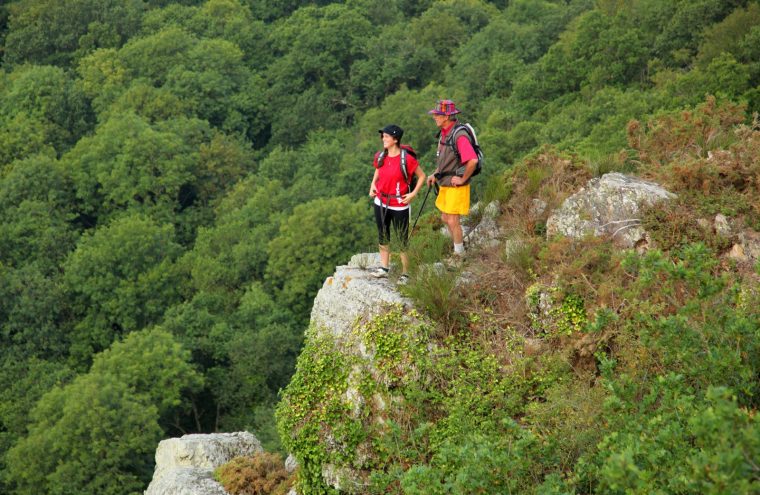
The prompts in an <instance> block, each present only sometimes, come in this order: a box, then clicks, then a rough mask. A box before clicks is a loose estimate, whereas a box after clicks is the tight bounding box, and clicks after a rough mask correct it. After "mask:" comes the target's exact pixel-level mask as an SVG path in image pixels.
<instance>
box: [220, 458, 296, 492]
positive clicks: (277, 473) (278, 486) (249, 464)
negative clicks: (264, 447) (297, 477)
mask: <svg viewBox="0 0 760 495" xmlns="http://www.w3.org/2000/svg"><path fill="white" fill-rule="evenodd" d="M214 477H215V478H216V479H217V481H219V483H221V484H222V486H224V489H225V490H227V491H228V492H229V493H231V494H232V495H285V494H286V493H287V492H288V490H290V487H291V486H292V484H293V481H292V478H291V476H290V474H289V473H288V471H287V469H285V463H284V462H283V461H282V457H281V456H280V455H279V454H270V453H268V452H261V453H259V454H256V455H254V456H252V457H236V458H234V459H232V460H231V461H230V462H228V463H227V464H225V465H223V466H220V467H219V468H217V469H216V471H215V472H214Z"/></svg>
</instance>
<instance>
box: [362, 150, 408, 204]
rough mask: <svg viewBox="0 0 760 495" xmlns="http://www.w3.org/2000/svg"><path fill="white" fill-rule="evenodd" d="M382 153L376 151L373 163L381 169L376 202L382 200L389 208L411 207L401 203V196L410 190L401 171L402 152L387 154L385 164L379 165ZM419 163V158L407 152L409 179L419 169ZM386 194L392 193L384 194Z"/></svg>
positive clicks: (377, 183) (376, 186) (376, 183)
mask: <svg viewBox="0 0 760 495" xmlns="http://www.w3.org/2000/svg"><path fill="white" fill-rule="evenodd" d="M379 154H380V153H379V152H378V153H375V159H374V161H373V163H372V165H373V166H374V167H375V168H377V169H378V170H379V173H378V176H377V182H375V189H377V192H378V195H377V197H376V198H375V203H379V200H380V199H382V202H383V203H384V204H385V205H387V206H388V207H389V208H398V209H405V208H409V205H405V204H403V203H401V198H400V197H399V196H403V195H404V194H406V193H408V192H409V185H408V184H407V183H406V181H405V180H404V174H402V173H401V153H399V154H398V155H397V156H387V155H386V157H385V158H384V159H383V166H382V167H380V168H378V167H377V157H378V155H379ZM418 166H419V163H418V162H417V159H416V158H415V157H413V156H412V155H411V154H410V153H407V154H406V171H407V175H408V176H409V180H411V179H412V176H413V175H414V171H415V170H417V167H418ZM384 194H387V195H390V197H388V196H384Z"/></svg>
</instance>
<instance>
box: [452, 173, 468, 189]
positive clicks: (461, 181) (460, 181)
mask: <svg viewBox="0 0 760 495" xmlns="http://www.w3.org/2000/svg"><path fill="white" fill-rule="evenodd" d="M464 182H465V181H464V178H462V177H459V176H458V175H455V176H454V177H452V178H451V185H452V186H454V187H457V186H461V185H462V184H464Z"/></svg>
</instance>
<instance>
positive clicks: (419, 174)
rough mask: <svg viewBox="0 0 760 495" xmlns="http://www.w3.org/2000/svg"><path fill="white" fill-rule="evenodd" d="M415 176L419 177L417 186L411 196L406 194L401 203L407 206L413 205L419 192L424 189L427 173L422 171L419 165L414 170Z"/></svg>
mask: <svg viewBox="0 0 760 495" xmlns="http://www.w3.org/2000/svg"><path fill="white" fill-rule="evenodd" d="M414 175H415V176H416V177H417V184H416V185H415V186H414V191H412V192H410V193H409V194H404V197H403V198H401V202H402V203H403V204H405V205H408V204H409V203H411V201H412V199H414V197H415V196H416V195H417V192H418V191H419V190H420V189H422V184H424V183H425V172H423V171H422V167H420V166H419V165H418V166H417V168H415V169H414Z"/></svg>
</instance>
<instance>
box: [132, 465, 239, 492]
mask: <svg viewBox="0 0 760 495" xmlns="http://www.w3.org/2000/svg"><path fill="white" fill-rule="evenodd" d="M145 494H146V495H229V494H228V493H227V491H226V490H225V489H224V488H223V487H222V485H220V484H219V483H218V482H217V481H216V480H215V479H214V477H213V475H212V471H210V470H208V469H199V468H191V467H183V468H176V469H172V470H170V471H168V472H166V473H164V474H163V476H161V477H160V478H158V479H155V478H154V480H153V481H152V482H151V484H150V486H149V487H148V490H147V491H146V492H145Z"/></svg>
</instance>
